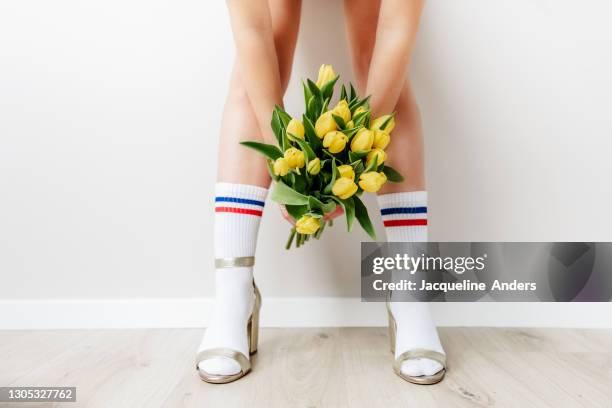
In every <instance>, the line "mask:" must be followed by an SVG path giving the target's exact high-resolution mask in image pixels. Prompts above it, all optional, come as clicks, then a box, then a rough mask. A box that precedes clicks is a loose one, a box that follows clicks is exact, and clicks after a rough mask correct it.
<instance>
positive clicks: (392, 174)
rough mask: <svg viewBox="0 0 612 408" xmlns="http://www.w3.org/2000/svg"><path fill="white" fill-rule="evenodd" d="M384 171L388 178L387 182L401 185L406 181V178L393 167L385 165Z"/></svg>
mask: <svg viewBox="0 0 612 408" xmlns="http://www.w3.org/2000/svg"><path fill="white" fill-rule="evenodd" d="M382 171H383V173H385V176H387V180H389V181H390V182H392V183H401V182H402V181H404V176H402V175H401V174H400V173H399V172H398V171H397V170H395V169H394V168H393V167H391V166H387V165H385V166H384V167H383V169H382Z"/></svg>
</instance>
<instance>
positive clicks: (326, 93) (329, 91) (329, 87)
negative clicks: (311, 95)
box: [321, 75, 340, 99]
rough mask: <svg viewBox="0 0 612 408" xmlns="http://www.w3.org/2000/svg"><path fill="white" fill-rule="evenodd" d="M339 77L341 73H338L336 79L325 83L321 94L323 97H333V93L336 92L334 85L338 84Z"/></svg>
mask: <svg viewBox="0 0 612 408" xmlns="http://www.w3.org/2000/svg"><path fill="white" fill-rule="evenodd" d="M338 78H340V75H336V77H335V78H334V79H332V80H331V81H328V82H326V83H325V85H323V88H322V89H321V95H322V96H323V98H326V99H331V97H332V95H333V94H334V86H335V85H336V82H337V81H338Z"/></svg>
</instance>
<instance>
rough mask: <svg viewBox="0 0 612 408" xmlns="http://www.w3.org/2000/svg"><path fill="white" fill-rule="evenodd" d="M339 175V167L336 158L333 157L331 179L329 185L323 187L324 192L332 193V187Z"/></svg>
mask: <svg viewBox="0 0 612 408" xmlns="http://www.w3.org/2000/svg"><path fill="white" fill-rule="evenodd" d="M337 175H340V172H339V171H338V168H337V167H336V159H335V158H332V171H331V180H330V181H329V183H328V184H327V186H325V188H324V189H323V193H325V194H331V192H332V187H333V186H334V183H335V182H336V176H337Z"/></svg>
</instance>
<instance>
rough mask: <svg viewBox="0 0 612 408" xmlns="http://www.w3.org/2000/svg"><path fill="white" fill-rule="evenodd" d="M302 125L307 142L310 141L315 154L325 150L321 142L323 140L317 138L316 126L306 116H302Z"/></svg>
mask: <svg viewBox="0 0 612 408" xmlns="http://www.w3.org/2000/svg"><path fill="white" fill-rule="evenodd" d="M302 123H303V124H304V134H305V136H306V140H308V143H310V146H311V147H312V149H313V150H314V151H315V152H317V151H320V150H321V149H323V143H322V142H321V139H319V137H318V136H317V133H316V132H315V128H314V125H313V124H312V122H311V121H310V119H308V117H307V116H306V115H304V116H302Z"/></svg>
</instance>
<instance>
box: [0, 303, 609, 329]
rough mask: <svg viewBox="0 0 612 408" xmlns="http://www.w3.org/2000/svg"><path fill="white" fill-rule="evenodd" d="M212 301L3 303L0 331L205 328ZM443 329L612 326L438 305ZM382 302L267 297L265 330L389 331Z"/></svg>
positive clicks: (595, 307)
mask: <svg viewBox="0 0 612 408" xmlns="http://www.w3.org/2000/svg"><path fill="white" fill-rule="evenodd" d="M211 306H212V302H211V300H210V299H197V298H196V299H96V300H89V299H57V300H49V299H47V300H0V329H5V330H7V329H102V328H113V329H117V328H122V329H123V328H176V327H204V326H205V325H206V323H207V321H208V318H209V316H210V312H211ZM432 308H433V313H434V316H435V319H436V322H437V323H438V325H440V326H475V327H476V326H486V327H590V328H612V319H611V318H610V316H612V303H434V304H432ZM385 319H386V315H385V313H384V303H361V302H360V300H359V299H358V298H267V299H264V304H263V309H262V320H261V324H262V326H264V327H351V326H352V327H363V326H384V325H386V320H385Z"/></svg>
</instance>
